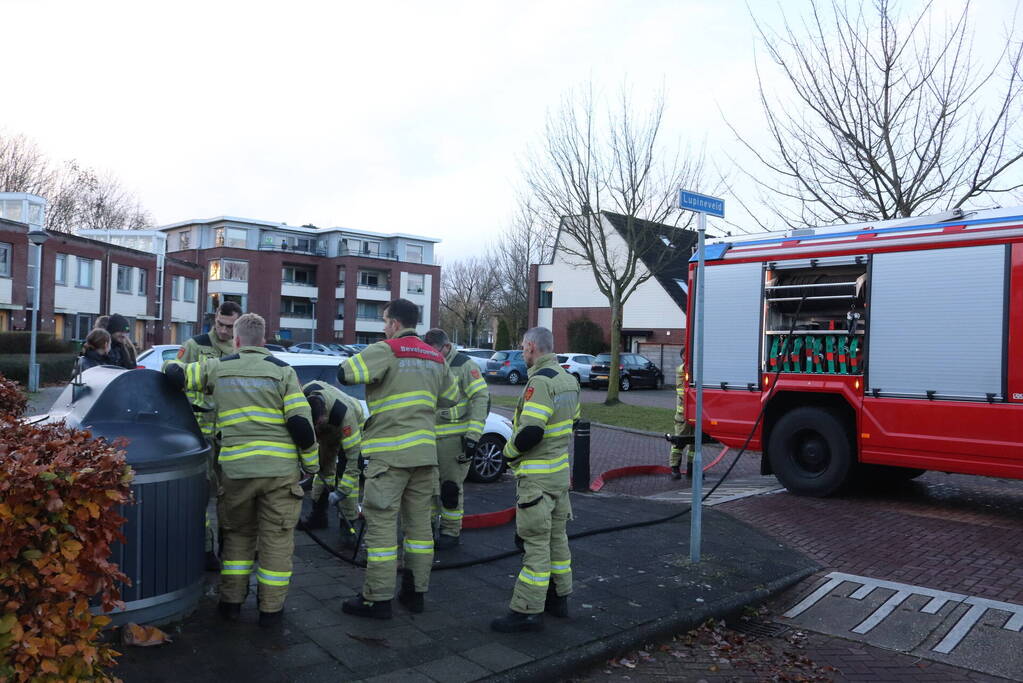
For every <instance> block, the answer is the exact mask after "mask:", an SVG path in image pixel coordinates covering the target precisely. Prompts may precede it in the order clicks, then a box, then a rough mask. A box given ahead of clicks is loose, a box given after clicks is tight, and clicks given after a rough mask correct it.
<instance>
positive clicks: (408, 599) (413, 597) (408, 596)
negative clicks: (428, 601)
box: [398, 569, 426, 614]
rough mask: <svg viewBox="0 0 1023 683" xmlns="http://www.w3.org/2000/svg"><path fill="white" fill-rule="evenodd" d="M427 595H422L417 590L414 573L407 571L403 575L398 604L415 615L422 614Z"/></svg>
mask: <svg viewBox="0 0 1023 683" xmlns="http://www.w3.org/2000/svg"><path fill="white" fill-rule="evenodd" d="M425 595H426V593H420V592H419V591H417V590H416V581H415V577H413V576H412V572H410V571H409V570H407V569H405V570H403V571H402V573H401V590H400V591H398V602H400V603H401V604H402V605H404V606H405V609H407V610H408V611H409V612H412V613H414V614H421V613H422V611H423V609H424V604H423V603H424V600H423V598H424V597H425Z"/></svg>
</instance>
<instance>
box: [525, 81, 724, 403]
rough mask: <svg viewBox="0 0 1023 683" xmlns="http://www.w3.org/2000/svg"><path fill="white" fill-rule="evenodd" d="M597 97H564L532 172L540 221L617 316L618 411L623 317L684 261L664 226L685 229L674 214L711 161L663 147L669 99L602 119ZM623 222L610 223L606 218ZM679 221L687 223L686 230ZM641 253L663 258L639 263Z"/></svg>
mask: <svg viewBox="0 0 1023 683" xmlns="http://www.w3.org/2000/svg"><path fill="white" fill-rule="evenodd" d="M597 108H598V104H597V102H596V98H595V97H594V94H593V91H592V88H588V89H586V90H584V91H582V92H579V93H573V94H569V95H568V96H566V98H565V99H564V101H563V102H562V106H561V108H560V110H558V111H556V112H554V113H551V114H549V115H548V118H547V124H546V128H545V132H544V138H543V145H542V148H541V149H540V150H539V151H537V152H534V153H533V154H532V155H531V156H530V158H529V160H528V164H527V167H526V170H525V175H526V182H527V184H528V186H529V188H530V189H531V190H532V193H533V196H534V198H535V201H536V204H537V206H538V208H539V209H540V215H541V216H543V217H544V218H545V219H547V220H552V221H555V222H556V224H557V226H558V229H559V233H558V243H557V249H558V251H559V252H560V253H561V254H562V256H563V257H565V258H566V260H567V261H568V262H569V263H570V264H572V265H574V266H575V267H577V268H586V269H589V270H590V271H591V272H592V273H593V279H594V281H595V282H596V285H597V289H598V290H599V291H600V292H601V294H603V295H604V296H605V297H606V298H607V302H608V306H609V307H610V310H611V330H610V345H611V375H610V377H609V378H608V392H607V399H606V402H607V403H608V404H614V403H617V402H618V388H619V386H618V384H619V377H620V373H619V368H618V365H619V353H620V351H621V329H622V314H623V310H624V306H625V303H626V302H627V301H628V300H629V297H631V296H632V294H633V293H634V292H635V291H636V289H637V288H638V287H639V286H640V285H642V284H643V283H644V282H646V281H647V280H649V279H650V278H651V277H653V276H654V275H655V274H656V273H657V272H658V270H659V269H660V268H661V267H663V266H664V265H666V264H667V263H668V262H669V261H671V260H672V259H673V258H677V255H678V254H677V253H676V252H675V251H674V250H673V249H672V248H671V244H670V240H669V243H668V244H663V245H661V244H658V245H657V246H659V247H660V248H659V249H658V248H652V247H654V244H652V243H651V240H657V241H661V237H663V234H658V231H657V230H652V229H651V227H657V226H659V225H660V224H665V223H667V224H669V225H673V226H676V227H684V226H685V225H688V222H689V220H690V216H689V215H684V214H682V213H681V212H679V211H678V210H677V209H676V208H675V197H676V196H677V192H678V190H679V188H682V187H687V188H696V189H698V188H700V180H701V176H702V175H703V167H704V157H703V154H702V152H701V153H699V154H688V153H687V154H682V153H681V152H680V151H678V149H677V147H676V150H675V151H671V150H668V149H665V146H664V145H662V144H661V142H660V135H661V124H662V121H663V117H664V95H663V93H658V94H656V95H655V96H654V97H652V98H651V99H650V102H649V105H648V108H647V110H646V112H645V113H637V111H636V110H634V108H633V106H632V102H631V99H630V95H629V92H628V90H627V89H626V88H625V87H623V88H622V90H621V92H620V93H619V95H618V97H617V99H616V100H615V101H614V102H612V103H609V104H608V105H607V107H606V109H607V111H606V115H605V116H599V115H598V113H597ZM607 211H610V212H614V213H616V214H619V215H620V216H622V217H623V218H624V220H623V221H619V224H612V222H611V221H610V220H609V219H608V217H607V216H606V215H605V213H604V212H607ZM680 222H681V223H680ZM640 254H648V255H649V254H656V256H654V257H653V259H652V260H650V259H648V261H647V262H646V263H643V262H641V260H640Z"/></svg>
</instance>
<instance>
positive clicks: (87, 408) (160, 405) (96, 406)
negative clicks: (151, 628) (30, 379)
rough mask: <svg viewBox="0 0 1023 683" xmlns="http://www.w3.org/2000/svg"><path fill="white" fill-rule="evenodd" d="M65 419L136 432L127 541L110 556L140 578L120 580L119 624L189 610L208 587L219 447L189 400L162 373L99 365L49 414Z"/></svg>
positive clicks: (113, 431) (110, 436)
mask: <svg viewBox="0 0 1023 683" xmlns="http://www.w3.org/2000/svg"><path fill="white" fill-rule="evenodd" d="M61 420H63V421H65V422H66V423H67V424H68V425H69V426H73V427H78V428H81V429H88V430H90V431H91V432H92V433H93V434H94V435H95V436H101V437H103V438H105V439H107V440H110V441H113V440H114V439H116V438H121V437H123V438H125V439H127V441H128V443H127V446H126V449H127V461H128V464H129V465H130V466H131V468H132V469H133V470H134V471H135V478H134V480H133V481H132V487H131V488H132V494H133V496H134V504H133V505H125V506H121V508H120V510H119V513H120V514H121V515H122V516H124V517H125V518H126V519H127V522H125V524H124V526H123V527H122V532H123V533H124V537H125V541H126V542H125V543H123V544H122V543H117V544H115V545H114V546H113V548H112V558H111V559H112V560H113V561H114V562H116V563H117V564H118V565H119V566H120V568H121V571H122V572H124V573H125V575H127V576H128V578H129V579H131V585H122V586H120V587H119V588H120V591H121V599H122V600H123V601H124V603H125V605H124V608H123V609H121V610H117V611H114V612H111V613H109V615H108V616H110V617H111V620H112V624H113V625H115V626H118V625H121V624H125V623H127V622H136V623H146V624H160V623H166V622H168V621H174V620H177V619H180V618H183V617H184V616H186V615H187V614H189V613H190V612H191V611H192V610H194V609H195V607H196V605H197V604H198V602H199V598H200V597H201V595H202V587H203V563H204V558H205V553H204V548H203V543H204V535H205V513H206V503H207V499H208V492H207V488H208V483H207V478H206V468H207V458H208V457H209V450H210V446H209V444H208V443H207V442H206V440H205V439H204V438H203V436H202V433H201V432H200V431H199V428H198V426H197V425H196V422H195V417H194V416H193V413H192V409H191V406H190V405H189V403H188V401H187V400H186V399H185V397H184V395H183V394H182V393H181V392H180V391H176V390H175V389H173V388H172V387H171V386H170V385H169V384H168V383H167V381H166V379H165V378H164V377H163V375H162V374H161V373H159V372H156V371H153V370H124V369H120V368H113V367H110V366H99V367H93V368H89V369H88V370H86V371H85V372H83V373H82V374H81V376H80V380H79V381H78V382H76V383H73V384H69V385H68V386H67V387H66V388H65V389H64V392H63V393H62V394H61V395H60V397H59V398H58V399H57V400H56V402H54V404H53V407H52V408H51V409H50V413H49V415H48V416H47V418H46V421H47V422H50V421H54V422H56V421H61Z"/></svg>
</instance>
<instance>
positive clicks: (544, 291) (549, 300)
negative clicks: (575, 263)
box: [536, 282, 554, 308]
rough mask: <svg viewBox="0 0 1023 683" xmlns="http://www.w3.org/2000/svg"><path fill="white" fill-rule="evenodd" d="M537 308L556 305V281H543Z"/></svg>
mask: <svg viewBox="0 0 1023 683" xmlns="http://www.w3.org/2000/svg"><path fill="white" fill-rule="evenodd" d="M536 305H537V308H551V307H553V305H554V283H553V282H541V283H540V294H539V297H538V301H537V304H536Z"/></svg>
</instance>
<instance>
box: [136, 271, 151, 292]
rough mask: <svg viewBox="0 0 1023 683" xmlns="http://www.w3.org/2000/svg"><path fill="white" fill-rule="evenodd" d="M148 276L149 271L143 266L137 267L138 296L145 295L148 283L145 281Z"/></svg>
mask: <svg viewBox="0 0 1023 683" xmlns="http://www.w3.org/2000/svg"><path fill="white" fill-rule="evenodd" d="M148 276H149V273H148V272H147V271H146V269H145V268H139V288H138V289H137V290H136V291H137V292H138V293H139V296H145V295H146V285H148V284H149V283H148V282H147V280H148V279H149V277H148Z"/></svg>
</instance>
